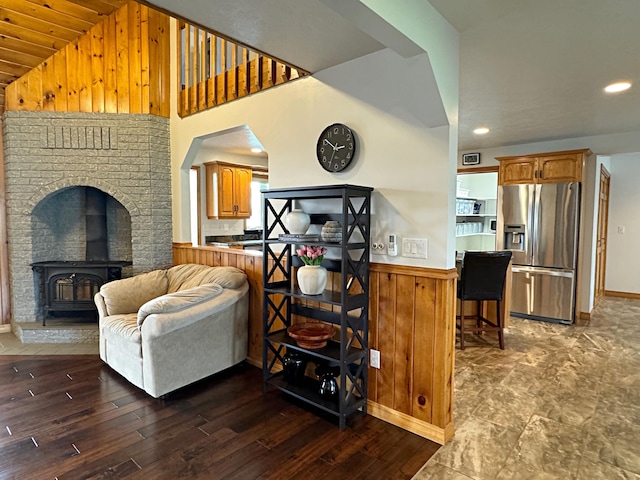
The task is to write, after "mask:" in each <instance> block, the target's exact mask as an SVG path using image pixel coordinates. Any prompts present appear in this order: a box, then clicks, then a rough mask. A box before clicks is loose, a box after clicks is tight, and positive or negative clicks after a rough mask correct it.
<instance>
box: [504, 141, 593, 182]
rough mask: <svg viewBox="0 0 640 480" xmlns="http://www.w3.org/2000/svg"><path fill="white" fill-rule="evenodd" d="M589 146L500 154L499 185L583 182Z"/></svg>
mask: <svg viewBox="0 0 640 480" xmlns="http://www.w3.org/2000/svg"><path fill="white" fill-rule="evenodd" d="M589 154H591V151H590V150H589V149H584V150H568V151H564V152H550V153H536V154H532V155H522V156H517V157H498V158H496V160H498V161H499V162H500V168H499V170H498V185H518V184H523V183H559V182H581V181H582V169H583V166H584V162H585V160H586V157H587V156H588V155H589Z"/></svg>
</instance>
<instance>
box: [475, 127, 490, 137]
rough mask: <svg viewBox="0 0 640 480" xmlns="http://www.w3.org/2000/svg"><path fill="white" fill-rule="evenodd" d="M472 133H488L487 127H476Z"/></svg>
mask: <svg viewBox="0 0 640 480" xmlns="http://www.w3.org/2000/svg"><path fill="white" fill-rule="evenodd" d="M473 133H475V134H476V135H484V134H485V133H489V129H488V128H487V127H480V128H476V129H475V130H474V131H473Z"/></svg>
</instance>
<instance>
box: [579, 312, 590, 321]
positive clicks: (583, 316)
mask: <svg viewBox="0 0 640 480" xmlns="http://www.w3.org/2000/svg"><path fill="white" fill-rule="evenodd" d="M578 318H579V319H580V320H591V314H590V313H589V312H580V313H579V314H578Z"/></svg>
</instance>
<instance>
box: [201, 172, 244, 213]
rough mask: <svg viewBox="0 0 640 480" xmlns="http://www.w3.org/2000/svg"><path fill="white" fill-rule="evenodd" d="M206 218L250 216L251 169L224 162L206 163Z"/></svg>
mask: <svg viewBox="0 0 640 480" xmlns="http://www.w3.org/2000/svg"><path fill="white" fill-rule="evenodd" d="M204 165H205V174H206V195H207V218H210V219H216V218H217V219H220V218H249V217H250V216H251V178H252V172H251V167H246V166H243V165H234V164H231V163H224V162H207V163H205V164H204Z"/></svg>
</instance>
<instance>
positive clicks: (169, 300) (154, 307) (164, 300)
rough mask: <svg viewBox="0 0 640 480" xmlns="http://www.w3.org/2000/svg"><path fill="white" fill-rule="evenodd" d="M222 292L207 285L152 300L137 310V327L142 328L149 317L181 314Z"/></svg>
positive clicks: (219, 288) (213, 286) (219, 287)
mask: <svg viewBox="0 0 640 480" xmlns="http://www.w3.org/2000/svg"><path fill="white" fill-rule="evenodd" d="M223 290H224V289H223V288H222V287H221V286H220V285H217V284H215V283H209V284H206V285H200V286H198V287H193V288H189V289H187V290H180V291H178V292H173V293H167V294H166V295H162V296H160V297H157V298H153V299H151V300H149V301H148V302H146V303H145V304H144V305H142V306H141V307H140V310H138V326H142V324H143V323H144V321H145V319H146V318H147V317H148V316H149V315H153V314H166V313H175V312H181V311H182V310H185V309H187V308H191V307H193V306H195V305H199V304H201V303H204V302H206V301H208V300H210V299H212V298H215V297H217V296H218V295H220V294H221V293H222V291H223Z"/></svg>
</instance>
